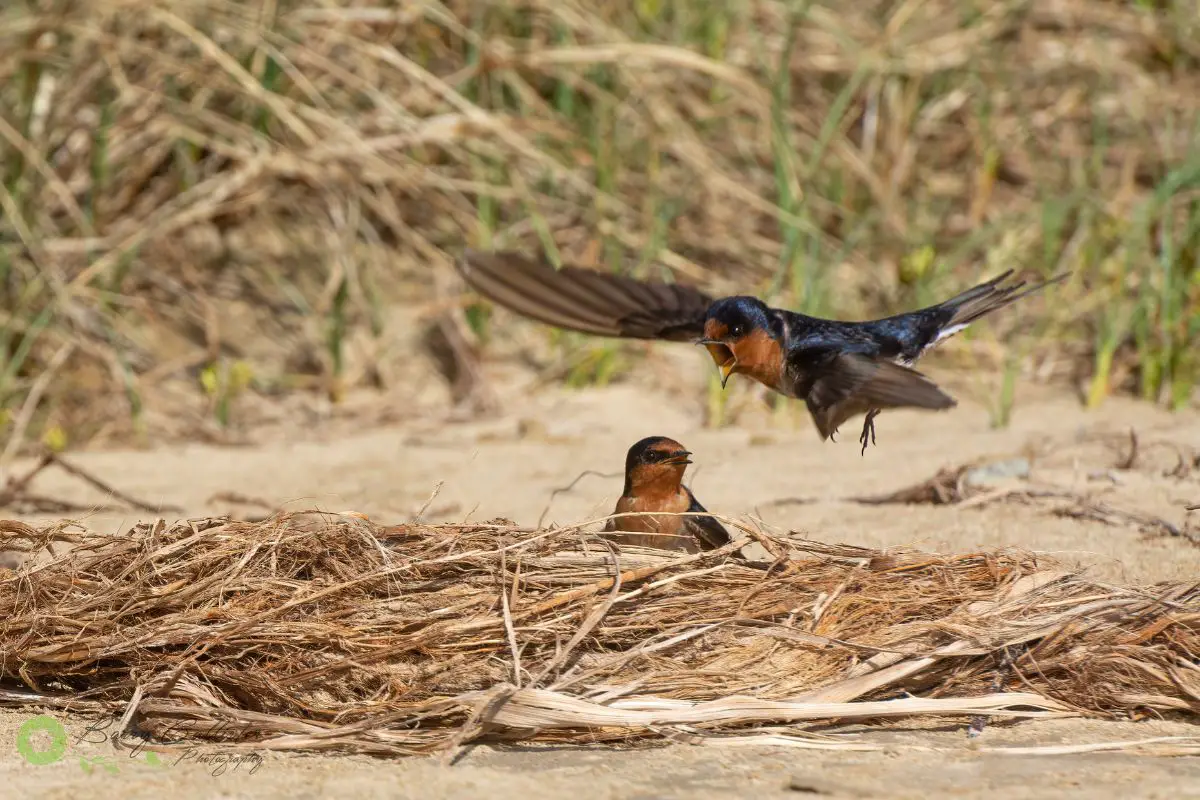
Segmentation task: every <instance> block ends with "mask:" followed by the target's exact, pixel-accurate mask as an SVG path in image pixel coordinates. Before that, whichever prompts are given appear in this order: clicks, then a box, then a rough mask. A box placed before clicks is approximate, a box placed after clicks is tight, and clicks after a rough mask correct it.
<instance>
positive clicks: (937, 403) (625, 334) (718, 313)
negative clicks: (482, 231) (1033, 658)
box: [457, 251, 1070, 454]
mask: <svg viewBox="0 0 1200 800" xmlns="http://www.w3.org/2000/svg"><path fill="white" fill-rule="evenodd" d="M457 266H458V270H459V272H460V273H461V274H462V276H463V278H464V279H465V280H466V282H467V283H468V284H469V285H470V286H471V287H472V288H473V289H475V291H477V292H479V293H480V294H481V295H483V296H484V297H487V298H488V299H490V300H492V301H493V302H495V303H497V304H499V305H501V306H504V307H506V308H508V309H510V310H512V311H515V312H517V313H518V314H522V315H524V316H526V317H530V318H532V319H535V320H537V321H539V322H544V323H546V324H548V325H554V326H557V327H559V328H565V329H568V330H573V331H578V332H581V333H588V334H593V335H596V336H609V337H618V338H625V339H664V340H668V341H682V342H686V341H691V342H694V343H695V344H701V345H704V347H705V348H706V349H707V350H708V353H709V355H710V356H711V357H712V360H713V362H714V363H715V364H716V365H717V368H718V369H719V370H720V373H721V386H722V388H724V387H725V385H726V383H727V382H728V381H729V377H730V376H731V375H734V374H742V375H746V376H747V377H749V378H752V379H753V380H755V381H758V382H759V383H761V384H763V385H764V386H766V387H767V388H769V389H772V390H774V391H776V392H779V393H780V394H782V395H784V396H786V397H793V398H796V399H800V400H803V401H804V402H805V404H806V405H807V407H808V411H809V413H810V414H811V415H812V419H813V422H814V423H815V424H816V427H817V432H818V433H820V435H821V440H822V441H824V440H825V439H829V438H831V437H833V436H834V435H835V434H836V433H837V432H838V428H839V427H840V426H841V425H842V424H843V423H844V422H846V420H848V419H850V418H851V417H853V416H856V415H858V414H865V419H864V421H863V429H862V435H861V437H860V438H859V442H860V443H861V444H862V449H863V453H864V454H865V453H866V450H867V443H868V440H869V441H870V442H871V443H872V444H874V442H875V425H874V419H875V417H876V415H878V414H879V412H880V411H881V410H883V409H885V408H906V407H907V408H922V409H930V410H943V409H947V408H952V407H954V406H955V405H957V401H956V400H954V399H953V398H952V397H950V396H949V395H947V394H946V393H945V392H943V391H942V390H941V389H940V388H938V386H937V385H936V384H935V383H934V382H933V381H931V380H930V379H929V378H927V377H925V376H924V375H922V374H921V373H920V372H917V371H916V370H915V369H913V364H915V363H916V361H917V359H918V358H920V357H921V356H922V355H923V354H924V353H925V352H926V351H928V350H929V349H930V348H931V347H933V346H934V345H936V344H937V343H938V342H941V341H942V340H944V339H946V338H947V337H949V336H953V335H954V334H956V333H958V332H959V331H961V330H963V329H964V328H966V327H967V326H968V325H969V324H971V323H972V322H974V321H975V320H977V319H979V318H980V317H983V316H984V315H986V314H990V313H991V312H993V311H996V310H997V309H1000V308H1004V307H1005V306H1007V305H1009V304H1011V303H1013V302H1015V301H1016V300H1018V299H1020V298H1021V297H1024V296H1025V295H1027V294H1030V293H1032V292H1036V291H1039V290H1041V289H1043V288H1045V287H1046V286H1048V285H1050V284H1052V283H1057V282H1059V281H1061V280H1063V279H1065V278H1066V277H1068V275H1069V274H1070V273H1063V274H1061V275H1058V276H1055V277H1054V278H1051V279H1050V280H1047V281H1044V282H1042V283H1039V284H1037V285H1035V286H1030V287H1027V288H1024V287H1025V282H1024V281H1020V282H1017V283H1013V284H1009V285H1007V286H1006V285H1003V284H1004V282H1005V281H1006V280H1007V279H1008V278H1009V277H1010V276H1011V275H1012V270H1009V271H1007V272H1005V273H1004V274H1002V275H999V276H997V277H995V278H993V279H992V280H989V281H985V282H984V283H981V284H979V285H978V286H975V287H974V288H971V289H968V290H966V291H965V292H962V293H961V294H958V295H956V296H954V297H952V298H950V299H949V300H946V301H944V302H941V303H938V304H936V305H932V306H929V307H927V308H922V309H919V310H917V311H910V312H907V313H904V314H897V315H895V316H891V317H885V318H882V319H874V320H867V321H863V322H844V321H841V320H832V319H822V318H820V317H810V316H807V315H805V314H798V313H796V312H794V311H787V310H785V309H780V308H772V307H770V306H768V305H767V304H766V303H764V302H763V301H762V300H759V299H758V298H756V297H749V296H745V295H739V296H734V297H722V298H719V299H714V298H712V297H710V296H709V295H708V294H705V293H704V292H702V291H700V290H699V289H696V288H695V287H693V286H689V285H686V284H680V283H661V282H657V281H640V280H637V279H634V278H629V277H626V276H622V275H616V274H613V273H604V272H597V271H595V270H590V269H583V268H580V267H572V266H565V267H563V268H562V269H555V268H554V266H553V265H551V264H550V263H549V262H547V261H544V260H534V259H531V258H528V257H526V256H524V255H521V254H519V253H515V252H497V253H483V252H477V251H467V252H466V253H465V254H464V255H463V257H462V259H460V260H459V261H458V262H457ZM1022 288H1024V291H1019V290H1020V289H1022Z"/></svg>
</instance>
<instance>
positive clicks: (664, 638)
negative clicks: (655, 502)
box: [0, 512, 1200, 754]
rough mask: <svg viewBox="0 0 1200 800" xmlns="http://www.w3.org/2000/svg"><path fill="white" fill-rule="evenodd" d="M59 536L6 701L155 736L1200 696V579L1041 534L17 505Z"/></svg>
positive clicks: (17, 536) (9, 666) (1034, 707)
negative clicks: (745, 552) (757, 544)
mask: <svg viewBox="0 0 1200 800" xmlns="http://www.w3.org/2000/svg"><path fill="white" fill-rule="evenodd" d="M17 540H20V541H19V542H18V541H17ZM52 541H65V542H68V543H69V544H70V545H71V548H70V550H68V551H67V552H65V553H63V554H61V555H58V556H56V557H54V558H53V559H52V560H48V561H45V562H44V563H40V564H38V563H35V562H34V561H33V560H31V561H29V562H27V563H26V564H25V565H24V566H22V567H21V568H20V569H19V570H17V571H11V572H6V571H0V620H2V622H0V684H2V685H3V686H4V688H5V689H6V691H3V692H0V703H4V704H7V705H12V704H31V703H40V704H43V705H53V706H59V707H64V706H65V707H67V708H80V709H89V710H107V711H109V712H112V713H123V714H127V715H130V716H129V719H130V720H131V721H132V722H133V724H134V726H135V727H137V728H140V729H141V730H143V731H145V732H147V733H149V734H151V735H153V734H155V733H161V732H163V731H165V730H166V729H168V728H170V729H173V730H178V731H184V732H190V733H192V734H193V735H195V736H198V737H201V738H204V737H206V736H215V735H216V734H214V733H213V731H214V728H213V723H214V722H221V723H225V724H224V725H223V726H221V728H220V730H219V733H220V736H221V737H222V738H225V739H227V740H232V743H233V745H234V746H253V747H255V748H274V749H295V750H300V749H303V750H317V749H342V750H349V751H357V752H369V753H382V754H387V753H391V754H397V753H428V752H436V751H442V752H446V751H448V750H452V749H454V748H455V747H456V746H458V745H461V744H465V743H468V742H471V741H475V740H479V739H483V738H489V739H514V738H516V739H536V740H542V741H559V742H583V741H599V740H627V739H638V740H647V739H653V738H663V737H667V738H678V737H679V736H684V737H700V738H701V739H704V738H707V737H711V736H715V735H722V734H724V735H732V736H734V737H735V738H736V736H738V735H741V736H744V735H746V734H749V733H753V730H750V729H753V728H757V727H759V726H763V725H774V726H782V727H776V728H773V729H772V730H773V733H772V735H773V736H776V737H779V736H790V737H796V736H800V737H804V736H811V735H812V734H811V733H806V732H805V725H806V723H813V722H824V723H829V722H832V721H839V720H841V721H856V722H869V721H872V720H880V719H884V718H888V717H896V716H910V717H911V716H925V717H948V718H963V719H964V722H965V718H966V717H969V716H972V715H980V714H983V715H990V716H1010V717H1031V716H1044V715H1063V714H1086V715H1092V716H1127V715H1135V716H1137V715H1143V714H1146V713H1165V712H1183V713H1185V714H1190V715H1196V714H1197V713H1200V666H1198V664H1197V653H1200V584H1172V585H1167V584H1162V585H1155V586H1149V587H1112V586H1101V585H1099V584H1097V583H1093V582H1090V581H1088V580H1087V579H1085V578H1083V577H1081V576H1079V575H1077V574H1073V573H1071V572H1068V571H1064V570H1062V569H1060V568H1058V567H1056V566H1055V565H1053V564H1050V563H1045V562H1044V559H1042V557H1041V556H1036V557H1035V556H1034V555H1033V554H1030V553H1025V552H1018V551H1001V552H979V553H971V554H965V555H957V556H940V555H934V554H929V553H920V552H914V551H888V552H880V551H875V550H869V549H865V548H854V547H847V546H837V545H827V544H822V543H818V542H813V541H807V540H800V539H795V538H793V539H788V540H784V539H780V538H776V539H774V540H773V541H772V542H771V544H773V545H774V546H775V548H776V549H778V550H779V551H780V552H787V551H788V550H789V548H790V550H791V557H790V558H789V559H787V560H786V561H784V562H782V563H780V562H776V563H775V564H774V565H773V566H771V567H769V568H768V566H767V565H760V564H753V563H748V562H746V561H740V560H734V559H731V558H730V555H731V553H733V552H734V551H736V550H737V548H740V547H742V546H743V545H744V544H745V543H747V542H748V541H749V537H748V536H743V537H741V538H740V539H738V540H737V541H735V542H733V543H731V544H730V545H727V546H726V547H724V548H721V549H720V550H717V551H713V552H711V553H702V554H696V555H686V556H680V557H669V556H666V555H661V554H658V553H653V552H650V551H641V550H637V549H632V548H631V549H628V550H624V551H617V550H616V549H614V548H610V547H608V546H606V545H605V544H604V543H603V542H601V540H599V539H597V538H596V537H594V536H593V535H592V534H590V533H588V532H586V531H585V530H584V529H583V526H572V527H569V528H553V529H547V530H533V529H526V528H518V527H515V526H513V525H510V524H504V523H496V524H475V525H420V524H410V525H397V526H392V527H384V526H379V525H376V524H374V523H371V522H369V521H367V520H365V519H359V518H357V517H353V516H346V515H329V514H322V513H319V512H307V513H300V514H279V515H276V516H274V517H272V518H270V519H268V520H266V521H263V522H257V523H248V522H234V521H229V520H225V519H204V520H189V521H185V522H178V523H175V524H173V525H167V524H166V523H165V522H164V521H162V520H159V521H157V522H154V523H143V524H139V525H137V526H136V527H134V528H133V529H131V530H130V531H129V532H128V533H127V534H126V535H124V536H108V535H101V534H96V533H92V532H89V531H86V530H82V529H76V528H72V527H70V526H68V525H67V524H65V523H64V524H61V525H57V526H52V527H48V528H43V529H40V530H35V529H33V528H31V527H29V526H22V525H18V524H13V523H3V524H0V548H3V547H11V546H15V545H18V544H19V545H20V546H21V547H22V548H24V549H30V548H32V549H39V548H44V547H46V546H47V545H48V544H49V543H50V542H52ZM1005 653H1007V654H1008V657H1007V658H1005V659H1002V658H1001V655H1002V654H1005ZM1002 660H1003V661H1004V663H1005V665H1006V667H1005V669H1006V670H1007V673H1006V674H1007V675H1008V677H1007V679H1006V680H1007V683H1008V684H1009V685H1008V687H1004V688H1002V689H1001V690H1000V691H997V689H996V688H995V686H996V681H997V667H998V665H999V664H1000V663H1001V661H1002ZM1005 689H1011V690H1012V691H1005ZM831 746H832V745H831Z"/></svg>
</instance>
